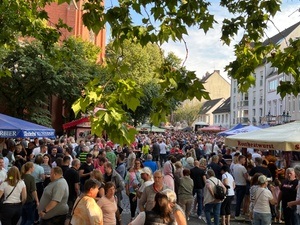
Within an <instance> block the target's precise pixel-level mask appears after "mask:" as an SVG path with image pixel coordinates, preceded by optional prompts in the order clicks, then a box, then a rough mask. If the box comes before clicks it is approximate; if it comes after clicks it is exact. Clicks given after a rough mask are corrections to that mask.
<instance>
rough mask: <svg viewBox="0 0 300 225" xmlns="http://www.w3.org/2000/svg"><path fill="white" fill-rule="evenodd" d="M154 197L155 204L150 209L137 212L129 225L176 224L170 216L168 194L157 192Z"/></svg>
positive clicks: (170, 208)
mask: <svg viewBox="0 0 300 225" xmlns="http://www.w3.org/2000/svg"><path fill="white" fill-rule="evenodd" d="M154 199H155V205H154V207H153V208H152V210H150V211H143V212H141V213H139V215H138V216H137V217H136V218H135V219H134V220H133V221H131V223H129V225H140V224H146V225H152V224H167V225H175V224H176V222H175V221H174V218H173V216H172V207H171V203H170V201H169V199H168V196H167V195H166V194H164V193H161V192H157V193H156V195H155V198H154Z"/></svg>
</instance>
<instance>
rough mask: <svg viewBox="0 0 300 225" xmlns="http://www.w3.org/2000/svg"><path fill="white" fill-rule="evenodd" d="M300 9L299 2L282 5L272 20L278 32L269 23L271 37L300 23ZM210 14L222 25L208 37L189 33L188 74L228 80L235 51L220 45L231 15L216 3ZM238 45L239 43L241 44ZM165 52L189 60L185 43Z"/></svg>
mask: <svg viewBox="0 0 300 225" xmlns="http://www.w3.org/2000/svg"><path fill="white" fill-rule="evenodd" d="M299 7H300V4H299V1H289V0H285V2H283V3H282V8H281V12H279V13H278V14H277V15H276V17H275V18H273V20H272V21H273V22H274V24H275V26H276V27H277V28H275V26H274V24H272V23H269V24H268V30H267V31H266V34H267V37H272V36H274V35H275V34H277V33H278V30H277V29H279V30H280V31H283V30H284V29H286V28H288V27H290V26H292V25H293V24H295V23H297V22H298V21H299V18H300V17H299V16H300V12H299V10H298V9H299ZM210 10H211V13H212V14H214V15H215V20H217V22H218V24H216V25H215V26H214V29H212V30H210V31H209V32H208V33H207V34H204V32H203V31H202V30H197V29H195V28H193V29H189V36H186V37H185V38H184V39H185V41H186V43H187V47H188V58H187V60H186V63H185V66H186V68H187V69H188V70H192V71H196V74H197V76H198V77H199V78H201V77H202V76H203V75H205V73H206V72H209V73H212V72H213V71H214V70H220V72H221V75H222V76H223V77H224V78H227V73H226V72H225V71H224V67H225V66H226V65H228V63H229V62H230V61H232V60H234V58H235V56H234V53H233V47H232V46H230V47H229V46H227V45H222V42H221V41H220V37H221V24H222V23H221V22H222V20H223V19H224V17H228V13H227V12H226V11H225V10H224V9H223V8H222V7H220V6H219V5H218V3H216V2H215V1H213V3H212V6H211V9H210ZM293 12H294V13H293ZM292 13H293V14H292ZM291 14H292V15H291ZM289 15H290V16H289ZM237 41H238V39H237ZM237 41H236V42H235V43H237ZM235 43H233V44H235ZM162 48H163V49H164V50H165V52H170V51H171V52H174V53H175V54H176V55H177V56H178V57H179V58H181V59H185V57H186V50H185V46H184V43H183V42H181V43H174V42H170V43H167V44H164V45H163V46H162Z"/></svg>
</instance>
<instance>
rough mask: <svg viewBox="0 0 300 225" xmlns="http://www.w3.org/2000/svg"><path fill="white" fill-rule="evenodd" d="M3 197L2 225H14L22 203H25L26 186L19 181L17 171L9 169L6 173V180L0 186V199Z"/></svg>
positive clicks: (18, 216) (17, 219)
mask: <svg viewBox="0 0 300 225" xmlns="http://www.w3.org/2000/svg"><path fill="white" fill-rule="evenodd" d="M2 195H4V202H3V206H2V207H1V217H0V220H1V223H2V225H16V224H17V223H18V221H19V219H20V216H21V212H22V203H24V202H25V201H26V198H27V195H26V186H25V183H24V181H22V180H21V175H20V172H19V169H18V168H17V167H16V166H13V167H11V168H10V169H9V170H8V172H7V178H6V180H5V181H4V182H3V183H2V184H1V185H0V198H1V197H2Z"/></svg>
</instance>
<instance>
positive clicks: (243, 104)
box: [240, 100, 249, 106]
mask: <svg viewBox="0 0 300 225" xmlns="http://www.w3.org/2000/svg"><path fill="white" fill-rule="evenodd" d="M248 105H249V101H248V100H245V101H241V102H240V106H248Z"/></svg>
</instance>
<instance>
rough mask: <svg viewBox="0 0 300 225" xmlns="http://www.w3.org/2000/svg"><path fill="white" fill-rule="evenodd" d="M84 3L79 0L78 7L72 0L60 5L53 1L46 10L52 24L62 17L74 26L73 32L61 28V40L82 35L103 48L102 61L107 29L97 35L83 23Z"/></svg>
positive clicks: (102, 52)
mask: <svg viewBox="0 0 300 225" xmlns="http://www.w3.org/2000/svg"><path fill="white" fill-rule="evenodd" d="M83 3H84V0H78V1H77V7H78V8H77V9H76V7H75V5H74V4H73V3H72V1H71V3H70V4H67V3H63V4H60V5H58V4H57V3H52V4H50V5H47V6H46V7H45V10H46V11H47V12H48V16H49V21H50V25H53V24H56V23H57V22H58V20H59V18H60V19H62V20H63V21H64V22H65V23H66V24H67V25H68V26H70V27H72V31H71V32H69V31H68V30H66V29H62V30H61V33H62V35H61V38H60V40H64V39H66V38H68V37H70V36H75V37H81V38H82V39H83V40H86V41H90V42H92V43H94V44H95V45H96V46H98V47H100V48H101V49H102V51H101V53H100V55H99V61H102V60H103V58H104V55H105V42H106V40H105V38H106V34H105V33H106V31H105V30H101V31H100V32H99V34H97V35H96V34H94V32H92V31H89V30H88V28H87V27H86V26H84V25H83V21H82V15H83Z"/></svg>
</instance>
